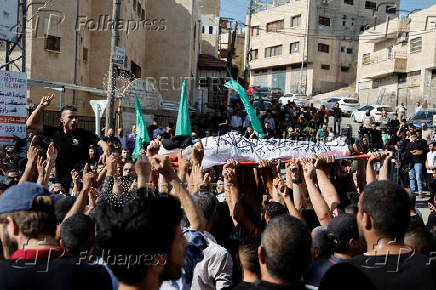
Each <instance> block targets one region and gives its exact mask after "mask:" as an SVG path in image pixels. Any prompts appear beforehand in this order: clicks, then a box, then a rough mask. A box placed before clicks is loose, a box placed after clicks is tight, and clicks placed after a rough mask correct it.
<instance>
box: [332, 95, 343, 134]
mask: <svg viewBox="0 0 436 290" xmlns="http://www.w3.org/2000/svg"><path fill="white" fill-rule="evenodd" d="M333 117H334V123H333V133H335V135H336V133H337V134H341V121H342V110H341V108H340V107H339V103H338V102H336V104H335V106H334V107H333ZM336 124H337V126H338V130H337V131H336Z"/></svg>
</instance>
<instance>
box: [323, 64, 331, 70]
mask: <svg viewBox="0 0 436 290" xmlns="http://www.w3.org/2000/svg"><path fill="white" fill-rule="evenodd" d="M321 69H323V70H330V65H328V64H322V65H321Z"/></svg>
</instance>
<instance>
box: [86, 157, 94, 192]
mask: <svg viewBox="0 0 436 290" xmlns="http://www.w3.org/2000/svg"><path fill="white" fill-rule="evenodd" d="M88 167H89V164H88V163H86V164H85V167H84V168H83V190H89V189H91V187H92V186H93V185H94V182H95V174H94V173H92V172H88Z"/></svg>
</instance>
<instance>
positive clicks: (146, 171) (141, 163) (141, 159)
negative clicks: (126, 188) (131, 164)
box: [135, 155, 151, 180]
mask: <svg viewBox="0 0 436 290" xmlns="http://www.w3.org/2000/svg"><path fill="white" fill-rule="evenodd" d="M135 171H136V175H138V176H143V177H144V178H145V179H147V180H148V178H149V177H150V174H151V163H150V161H149V159H148V157H147V156H146V155H139V156H138V158H136V162H135Z"/></svg>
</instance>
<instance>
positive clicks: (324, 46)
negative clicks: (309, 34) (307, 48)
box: [318, 43, 330, 53]
mask: <svg viewBox="0 0 436 290" xmlns="http://www.w3.org/2000/svg"><path fill="white" fill-rule="evenodd" d="M318 51H321V52H325V53H329V51H330V46H328V45H327V44H324V43H318Z"/></svg>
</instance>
